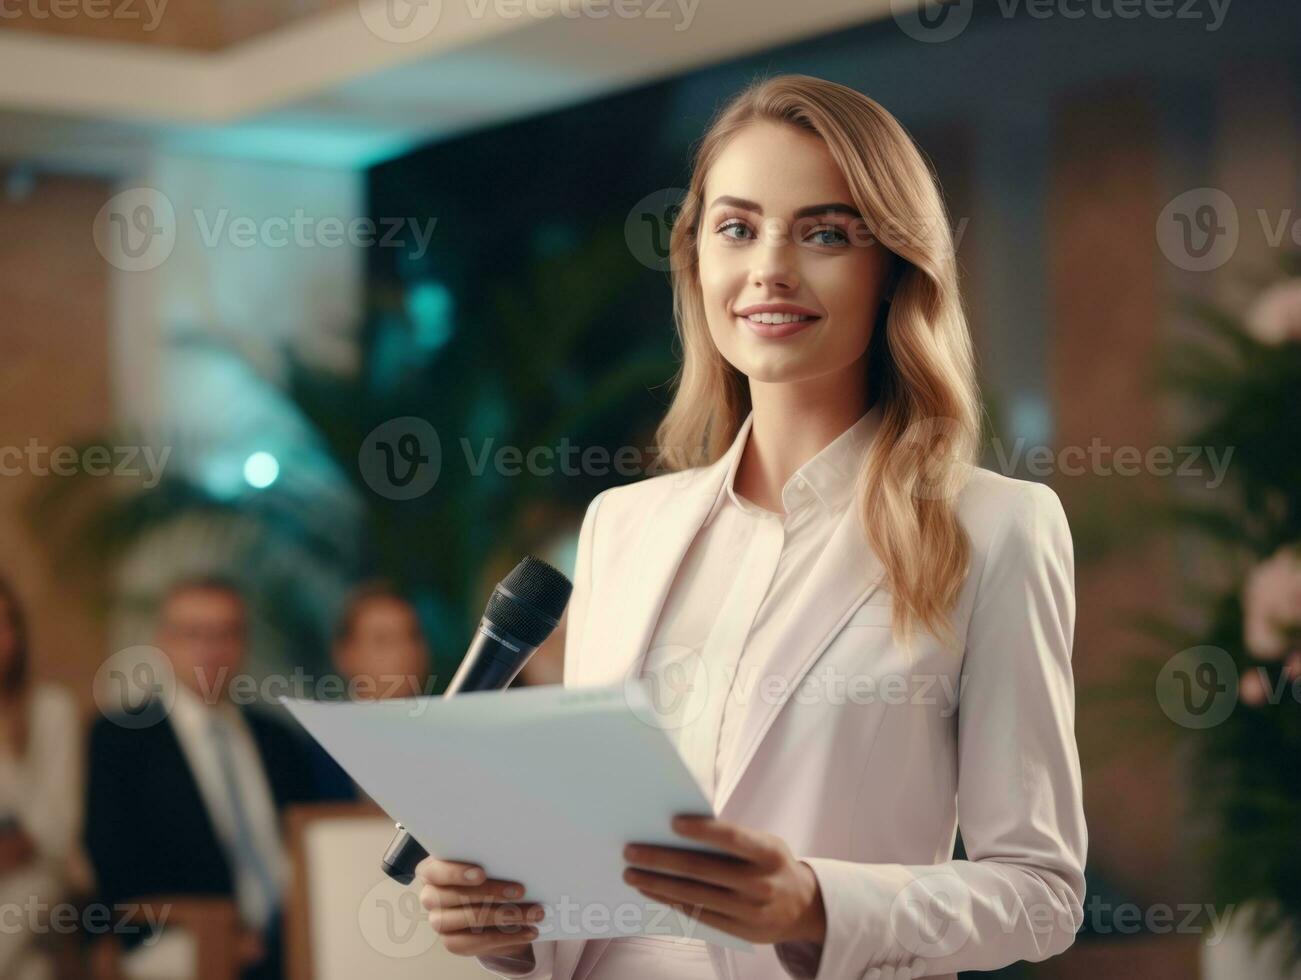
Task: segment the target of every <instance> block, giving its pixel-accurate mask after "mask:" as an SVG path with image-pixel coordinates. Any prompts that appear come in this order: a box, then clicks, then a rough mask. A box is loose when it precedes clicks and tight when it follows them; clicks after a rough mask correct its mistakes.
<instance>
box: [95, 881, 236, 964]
mask: <svg viewBox="0 0 1301 980" xmlns="http://www.w3.org/2000/svg"><path fill="white" fill-rule="evenodd" d="M140 904H141V905H142V906H152V907H153V909H155V910H157V914H156V915H153V916H150V918H151V919H153V920H154V921H159V920H163V921H166V923H167V938H166V940H160V943H161V942H163V941H165V942H166V943H167V946H166V947H160V952H161V956H159V957H156V958H154V957H150V956H149V955H148V953H152V952H153V950H152V949H150V950H147V951H145V952H146V955H144V956H139V955H135V956H132V957H130V958H127V957H123V955H122V952H121V947H120V946H119V945H118V942H117V939H116V938H115V937H113V936H111V935H108V936H104V937H102V938H101V939H99V940H97V941H96V942H95V943H94V944H93V945H92V947H91V952H90V968H91V976H92V977H93V978H94V980H154V978H158V980H182V978H185V977H193V978H194V980H236V978H237V977H238V976H239V968H238V966H237V964H236V961H235V946H236V941H237V938H238V936H239V930H240V925H239V914H238V912H237V911H236V909H235V903H234V902H232V901H230V900H229V899H224V898H194V897H193V896H185V897H181V898H166V897H159V898H153V899H149V900H148V901H145V902H141V903H140ZM164 912H165V913H166V914H165V915H164V914H163V913H164ZM140 952H142V950H141V949H140V948H137V951H136V953H137V954H139V953H140Z"/></svg>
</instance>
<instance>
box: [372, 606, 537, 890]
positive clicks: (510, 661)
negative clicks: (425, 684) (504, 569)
mask: <svg viewBox="0 0 1301 980" xmlns="http://www.w3.org/2000/svg"><path fill="white" fill-rule="evenodd" d="M536 649H537V648H536V647H531V646H527V645H525V644H523V643H522V642H521V641H520V640H517V639H515V638H514V637H512V636H509V635H507V634H502V633H498V632H497V631H496V630H494V629H493V627H492V624H491V623H489V622H488V620H487V619H481V620H480V621H479V628H478V629H477V630H475V632H474V641H473V642H472V643H471V644H470V649H469V651H468V652H467V653H466V655H465V659H464V660H462V661H461V666H460V667H458V668H457V670H456V674H455V675H454V676H453V677H452V680H451V683H449V684H448V685H447V690H446V691H444V692H443V697H445V698H450V697H452V696H453V695H454V694H470V693H472V692H474V691H504V690H506V688H508V687H510V683H511V681H513V680H514V679H515V675H517V674H518V673H519V672H520V671H521V670H523V669H524V664H525V663H526V662H527V661H528V659H529V657H531V656H532V655H533V651H534V650H536ZM396 826H397V831H398V832H397V835H396V836H395V837H394V838H393V841H392V843H390V844H389V846H388V850H387V851H385V852H384V857H383V858H382V859H381V860H380V867H382V868H383V869H384V873H385V874H386V875H388V876H389V877H390V878H392V879H393V880H394V881H396V882H397V883H398V884H400V885H409V884H411V882H413V881H414V880H415V877H416V865H418V864H419V863H420V862H421V861H423V860H424V859H425V858H427V857H429V852H428V851H426V850H425V849H424V848H423V847H421V846H420V845H419V844H418V843H416V839H415V838H414V837H412V836H411V834H410V833H409V832H408V831H407V829H406V828H405V827H403V826H402V824H400V823H399V824H397V825H396Z"/></svg>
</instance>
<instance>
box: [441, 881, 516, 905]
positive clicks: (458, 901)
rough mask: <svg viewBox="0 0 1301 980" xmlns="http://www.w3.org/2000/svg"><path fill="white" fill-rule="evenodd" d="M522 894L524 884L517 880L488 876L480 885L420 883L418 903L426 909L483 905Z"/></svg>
mask: <svg viewBox="0 0 1301 980" xmlns="http://www.w3.org/2000/svg"><path fill="white" fill-rule="evenodd" d="M523 895H524V886H523V885H521V884H520V883H519V882H518V881H499V880H497V879H496V878H489V879H488V880H487V881H485V882H484V883H483V884H482V885H478V886H473V885H465V886H461V885H422V886H421V888H420V904H421V905H423V906H424V907H425V910H426V911H431V910H433V909H435V908H437V907H439V906H451V905H483V904H487V903H492V902H513V901H515V900H517V899H519V898H522V897H523Z"/></svg>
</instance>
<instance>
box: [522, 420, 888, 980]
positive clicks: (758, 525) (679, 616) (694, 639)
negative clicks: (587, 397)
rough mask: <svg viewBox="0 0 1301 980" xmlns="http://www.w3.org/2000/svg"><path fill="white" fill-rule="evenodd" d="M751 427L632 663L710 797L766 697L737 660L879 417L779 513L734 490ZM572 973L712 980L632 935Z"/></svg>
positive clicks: (679, 949)
mask: <svg viewBox="0 0 1301 980" xmlns="http://www.w3.org/2000/svg"><path fill="white" fill-rule="evenodd" d="M753 419H754V414H753V412H752V413H750V414H749V415H747V416H746V419H745V421H744V422H743V423H742V425H741V427H740V429H739V430H738V432H737V434H736V438H735V439H734V440H733V443H732V445H733V446H734V447H736V446H738V444H740V448H739V451H737V452H736V453H735V454H734V456H733V461H732V465H731V468H730V469H729V471H728V473H727V476H726V478H725V479H724V481H723V487H724V490H722V491H720V492H719V495H718V499H717V500H716V501H715V502H714V507H713V509H712V510H711V511H710V514H709V516H708V517H707V518H706V519H705V523H704V525H703V526H702V527H701V529H700V530H699V531H698V532H697V533H696V536H695V538H694V539H693V541H692V543H691V547H690V548H689V549H688V551H687V554H686V555H685V557H684V559H683V562H682V564H681V566H680V567H679V569H678V573H677V576H676V577H675V578H674V580H673V586H672V588H670V590H669V593H668V596H667V598H666V599H665V602H664V608H663V609H662V610H661V612H660V617H659V620H658V621H657V623H656V627H655V632H654V634H653V636H652V640H651V644H650V647H649V649H648V651H647V654H646V658H645V659H644V660H643V662H642V671H641V676H642V678H643V680H645V681H646V682H647V684H648V690H649V691H650V693H651V696H652V701H653V703H654V704H655V705H656V706H657V711H658V720H659V721H660V723H661V724H662V725H663V726H664V729H665V731H666V732H667V733H668V735H669V736H670V737H671V739H672V740H673V742H674V743H675V745H676V746H677V749H678V752H679V753H680V754H681V755H682V757H683V759H684V761H685V762H686V763H687V766H688V768H689V769H690V770H691V772H692V773H693V774H694V775H695V777H696V780H697V781H698V782H699V783H700V787H701V789H702V790H703V791H704V793H705V796H706V798H707V799H710V800H713V799H715V798H716V791H717V788H718V774H719V772H720V771H721V770H722V768H723V766H724V765H725V763H726V761H727V759H728V758H729V757H730V754H731V753H732V752H734V751H735V749H736V742H737V737H738V735H739V734H740V721H741V717H742V715H743V710H742V708H743V706H744V705H745V703H746V702H747V701H748V700H749V699H750V698H756V697H765V696H772V694H771V692H769V693H768V694H765V692H764V689H763V686H762V685H761V684H759V683H758V677H759V674H758V672H757V669H756V668H755V667H754V666H752V665H750V664H748V663H747V661H746V656H745V655H746V651H747V650H748V649H749V648H750V646H751V644H752V642H753V641H755V639H756V638H757V637H760V636H761V635H762V634H764V633H765V632H766V631H770V630H775V629H776V628H777V627H779V626H780V625H781V624H782V622H783V620H784V619H785V618H786V616H787V615H789V612H790V607H791V603H792V602H793V601H794V599H795V596H796V595H797V593H798V592H799V584H800V582H801V581H802V579H803V578H804V577H805V576H806V575H807V574H808V572H809V570H810V569H811V568H812V567H813V566H814V564H815V563H816V562H817V560H818V557H819V555H820V554H821V553H822V549H823V548H824V547H825V546H826V544H827V542H828V540H829V539H830V537H831V533H832V530H833V529H834V528H835V527H836V524H837V522H838V520H839V519H840V516H841V515H842V514H843V513H844V511H845V508H846V507H847V506H849V505H850V503H851V501H852V498H853V491H854V480H855V477H856V475H857V473H858V470H859V467H860V466H861V463H862V456H863V453H864V452H865V451H866V447H867V444H868V443H869V442H870V439H871V434H872V431H873V429H874V428H875V426H876V425H877V424H878V422H879V419H880V409H879V408H873V409H872V410H870V411H868V412H866V413H864V414H863V415H862V416H861V417H860V418H859V419H858V421H857V422H855V423H854V424H853V425H852V426H850V427H849V428H848V429H846V430H845V431H844V432H842V433H841V434H840V435H839V436H837V437H836V438H835V439H833V440H832V441H831V442H830V443H828V444H827V445H826V446H825V447H823V449H822V450H821V451H820V452H818V453H817V455H815V456H814V457H813V458H812V459H810V460H808V462H806V463H805V464H804V465H803V466H801V467H800V468H799V469H798V470H797V471H796V472H795V473H793V474H791V477H790V479H789V480H787V481H786V484H785V486H783V487H782V494H781V498H782V506H783V508H784V509H785V513H784V514H778V513H775V512H773V511H770V510H765V509H763V508H762V507H759V506H758V505H757V504H755V503H753V502H752V501H750V500H748V499H746V498H745V497H743V496H741V495H740V494H738V493H737V492H736V488H735V486H734V483H735V480H736V471H737V468H738V466H739V464H740V461H741V457H742V456H743V455H744V443H745V441H746V440H747V439H748V438H749V434H750V430H751V427H752V424H753ZM502 965H504V964H502ZM589 971H590V972H589ZM574 976H575V980H584V978H586V980H664V978H668V977H673V978H679V980H714V976H715V974H714V969H713V967H712V966H711V964H710V960H709V956H708V952H707V947H706V944H705V942H704V940H702V939H681V938H674V937H669V936H636V937H626V938H618V939H615V940H613V941H611V942H609V943H606V944H603V948H599V947H598V946H597V945H596V944H588V946H587V947H586V948H585V949H584V951H583V957H582V959H581V960H580V961H579V964H578V968H577V972H576V973H575V975H574Z"/></svg>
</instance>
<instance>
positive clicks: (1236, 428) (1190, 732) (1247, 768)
mask: <svg viewBox="0 0 1301 980" xmlns="http://www.w3.org/2000/svg"><path fill="white" fill-rule="evenodd" d="M1191 309H1192V311H1193V312H1194V313H1195V314H1196V318H1195V319H1196V323H1197V324H1198V326H1199V328H1200V329H1199V335H1198V336H1197V337H1196V338H1195V339H1194V340H1191V341H1189V342H1186V343H1184V344H1182V345H1181V346H1179V348H1178V349H1177V350H1176V351H1175V357H1174V359H1173V362H1172V367H1171V371H1170V381H1171V383H1172V385H1173V386H1174V387H1175V389H1176V390H1177V391H1178V392H1180V393H1181V394H1182V395H1184V396H1186V397H1187V398H1188V399H1189V400H1190V403H1191V405H1192V407H1193V408H1194V410H1195V411H1197V412H1198V413H1200V414H1201V416H1202V421H1201V423H1200V425H1198V426H1197V427H1196V430H1195V431H1194V432H1192V433H1189V434H1188V435H1187V436H1185V437H1184V438H1183V440H1182V441H1183V442H1184V443H1187V444H1192V445H1198V446H1204V447H1212V446H1213V447H1216V448H1218V449H1219V450H1220V451H1221V452H1225V451H1229V450H1230V449H1231V450H1232V452H1233V457H1232V464H1231V466H1230V470H1229V477H1228V480H1227V481H1226V484H1225V486H1224V487H1222V488H1220V489H1219V490H1217V491H1215V492H1213V493H1204V494H1201V495H1200V496H1198V497H1196V498H1190V499H1180V500H1179V501H1178V502H1177V503H1176V504H1174V505H1173V506H1172V517H1173V519H1174V520H1175V522H1176V524H1177V526H1179V527H1182V528H1184V529H1187V530H1190V531H1192V532H1193V533H1194V534H1195V535H1196V537H1197V539H1198V540H1199V541H1200V542H1201V543H1202V544H1203V545H1206V544H1209V545H1210V546H1211V547H1210V551H1209V553H1210V554H1211V555H1213V556H1214V557H1215V559H1216V560H1217V562H1220V563H1221V564H1222V566H1223V567H1224V568H1225V569H1226V570H1227V571H1228V574H1227V575H1226V577H1225V580H1224V581H1223V582H1222V583H1216V584H1214V585H1209V586H1208V584H1207V583H1206V581H1205V578H1206V577H1205V576H1202V579H1203V580H1202V581H1200V582H1193V583H1190V584H1189V586H1188V596H1189V598H1190V599H1191V600H1192V602H1193V604H1194V606H1195V607H1196V612H1195V613H1194V617H1193V619H1194V621H1197V622H1198V623H1199V625H1198V626H1195V627H1193V628H1192V629H1185V628H1177V627H1167V629H1166V630H1165V631H1164V636H1165V639H1166V643H1167V646H1166V653H1167V654H1168V653H1170V652H1171V651H1172V650H1173V649H1183V650H1185V651H1188V650H1191V649H1193V648H1201V649H1206V648H1211V649H1216V650H1219V651H1223V652H1224V653H1225V654H1227V655H1228V657H1229V658H1231V661H1232V665H1233V666H1232V671H1227V670H1219V669H1218V668H1217V671H1216V674H1215V676H1214V680H1215V683H1216V685H1218V686H1217V688H1216V689H1217V690H1219V691H1221V692H1222V693H1223V696H1225V697H1228V698H1231V699H1232V701H1233V703H1232V710H1230V711H1229V712H1228V713H1227V715H1226V716H1225V717H1224V718H1223V720H1221V721H1218V722H1217V723H1215V724H1211V725H1209V726H1207V727H1196V726H1187V727H1181V726H1177V725H1176V726H1174V727H1175V729H1176V730H1177V732H1176V733H1177V734H1178V735H1179V736H1180V737H1183V738H1187V739H1188V740H1190V741H1191V743H1192V744H1191V748H1192V751H1193V754H1194V756H1195V759H1196V763H1197V764H1196V766H1195V769H1194V771H1195V772H1196V778H1197V783H1196V784H1195V785H1194V786H1193V787H1191V792H1190V798H1191V800H1192V805H1193V806H1194V807H1195V808H1198V809H1199V810H1201V811H1202V812H1201V813H1199V814H1198V815H1199V816H1203V817H1207V818H1209V824H1210V825H1211V826H1212V827H1213V833H1212V834H1211V835H1210V836H1209V837H1208V838H1207V839H1206V840H1205V841H1204V842H1203V845H1202V846H1203V847H1204V848H1205V851H1204V855H1203V856H1204V859H1205V862H1206V864H1205V866H1206V868H1207V871H1208V874H1209V879H1210V885H1211V887H1212V894H1213V897H1214V899H1215V902H1216V904H1217V905H1218V906H1220V907H1221V908H1222V909H1225V910H1226V911H1231V910H1232V909H1233V908H1235V907H1240V906H1241V907H1244V908H1246V907H1249V908H1250V911H1251V914H1250V915H1249V916H1245V917H1244V921H1246V922H1248V923H1249V929H1250V934H1251V935H1252V936H1253V937H1254V939H1255V940H1260V939H1263V938H1265V937H1266V936H1269V937H1272V940H1273V943H1274V944H1276V945H1278V947H1279V948H1280V949H1281V950H1282V951H1283V956H1284V958H1285V961H1286V966H1287V968H1288V969H1292V968H1296V967H1297V966H1299V965H1301V849H1299V848H1297V846H1296V841H1297V833H1298V831H1299V830H1301V765H1298V759H1301V453H1299V452H1298V451H1297V445H1298V433H1301V399H1298V398H1297V392H1298V391H1301V257H1298V256H1290V257H1288V258H1287V259H1285V261H1284V263H1283V276H1282V278H1281V280H1280V281H1277V282H1274V283H1271V284H1269V285H1268V286H1267V287H1266V288H1265V289H1264V290H1263V291H1262V292H1261V294H1260V296H1259V298H1258V299H1257V300H1256V302H1255V303H1254V304H1252V305H1251V306H1250V307H1249V308H1248V309H1247V310H1246V311H1245V313H1244V315H1242V316H1241V317H1236V316H1233V315H1230V314H1228V313H1226V312H1225V311H1223V310H1221V309H1218V308H1216V307H1214V306H1211V305H1209V304H1205V303H1200V302H1195V303H1192V304H1191ZM1203 550H1205V549H1203ZM1170 641H1175V642H1176V643H1178V646H1176V647H1173V648H1172V647H1170V646H1169V642H1170ZM1227 663H1228V661H1227V660H1226V661H1223V664H1224V665H1227ZM1226 674H1227V676H1226ZM1205 676H1209V674H1208V675H1205ZM1149 685H1150V676H1149ZM1147 690H1148V691H1149V692H1150V691H1151V687H1150V686H1148V688H1147Z"/></svg>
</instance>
